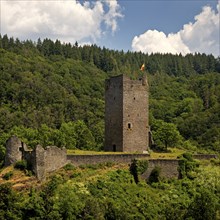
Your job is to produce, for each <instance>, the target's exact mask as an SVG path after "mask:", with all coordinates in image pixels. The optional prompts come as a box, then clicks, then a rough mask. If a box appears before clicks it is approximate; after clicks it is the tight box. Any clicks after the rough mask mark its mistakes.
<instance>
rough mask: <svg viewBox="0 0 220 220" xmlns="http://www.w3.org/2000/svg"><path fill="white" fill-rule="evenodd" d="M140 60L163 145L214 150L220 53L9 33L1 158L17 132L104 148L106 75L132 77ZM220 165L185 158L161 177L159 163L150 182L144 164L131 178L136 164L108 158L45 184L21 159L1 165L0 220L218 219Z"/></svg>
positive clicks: (2, 61) (1, 92)
mask: <svg viewBox="0 0 220 220" xmlns="http://www.w3.org/2000/svg"><path fill="white" fill-rule="evenodd" d="M143 63H145V65H146V68H145V73H146V74H147V76H148V81H149V86H150V125H151V130H152V133H153V138H154V141H155V144H156V146H157V149H160V150H166V149H167V148H168V147H169V149H171V148H172V147H178V148H182V149H186V150H190V151H191V152H202V151H206V152H209V151H210V152H211V151H212V152H213V151H215V152H216V153H218V152H219V151H220V58H215V57H213V56H212V55H205V54H195V55H192V54H188V55H186V56H182V55H181V54H180V55H171V54H165V55H162V54H143V53H134V52H130V51H128V52H124V51H113V50H109V49H106V48H100V47H98V46H96V45H91V46H79V45H78V44H77V42H76V43H75V45H71V44H63V43H61V42H60V41H59V40H57V41H55V42H53V41H51V40H50V39H44V40H40V39H39V40H38V41H37V42H32V41H30V40H26V41H20V40H19V39H13V38H12V37H8V36H7V35H4V36H0V70H1V72H0V74H1V75H0V76H1V77H0V160H2V159H3V157H4V152H5V141H6V140H7V138H8V137H9V136H11V135H13V134H16V135H17V136H19V137H20V138H21V139H22V140H23V141H24V142H25V143H27V144H28V145H29V146H30V147H34V146H36V145H37V144H41V145H43V146H47V145H57V146H60V147H61V146H64V147H66V148H68V149H83V150H99V151H100V150H102V149H103V138H104V136H103V133H104V82H105V79H107V78H109V77H110V76H114V75H118V74H121V73H124V74H127V75H128V76H130V77H131V78H133V79H136V78H137V77H138V76H139V75H140V74H142V72H141V71H140V70H139V69H140V66H141V65H142V64H143ZM219 165H220V162H219V159H216V160H214V159H213V160H212V161H206V162H198V161H194V160H193V159H192V157H191V156H190V155H189V154H185V156H183V157H182V158H181V159H180V163H179V172H180V179H178V180H167V179H163V178H161V177H160V170H159V168H155V170H154V171H152V173H151V176H150V178H149V180H148V181H146V180H142V179H141V178H140V177H139V175H140V173H139V171H140V170H142V169H141V168H142V167H138V166H136V168H137V169H136V172H137V173H136V175H134V174H135V173H134V170H133V169H131V168H130V170H129V169H128V167H123V166H122V167H120V166H119V165H116V164H111V163H107V164H97V165H92V166H81V167H78V168H76V167H73V166H72V165H71V164H67V165H66V166H65V167H64V168H63V169H61V170H59V171H58V172H56V173H54V174H52V175H51V176H50V177H48V178H47V181H46V182H44V183H41V184H40V183H39V182H37V181H36V179H35V178H34V177H33V176H32V177H31V175H32V174H31V172H30V171H29V170H28V167H27V164H25V161H20V162H18V163H17V164H15V168H13V167H9V168H6V169H1V170H0V220H1V219H10V220H11V219H16V220H17V219H25V220H26V219H32V220H33V219H108V220H113V219H114V220H115V219H116V220H117V219H118V220H125V219H138V220H139V219H155V220H157V219H162V220H165V219H169V220H178V219H188V220H193V219H198V220H200V219H201V220H204V219H206V220H214V219H220V205H219V204H220V184H219V178H220V176H219V175H220V172H219ZM18 169H21V170H22V171H19V170H18ZM145 169H147V167H145ZM28 176H29V177H28ZM135 177H136V178H135ZM19 178H20V182H19V183H18V184H17V185H15V182H16V180H19ZM22 178H23V179H22ZM28 178H29V179H28ZM25 180H26V182H25ZM31 181H36V182H31Z"/></svg>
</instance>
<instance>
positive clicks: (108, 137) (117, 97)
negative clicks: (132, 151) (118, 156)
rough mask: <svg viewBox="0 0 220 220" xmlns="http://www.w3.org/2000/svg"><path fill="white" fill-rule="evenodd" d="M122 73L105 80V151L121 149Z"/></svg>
mask: <svg viewBox="0 0 220 220" xmlns="http://www.w3.org/2000/svg"><path fill="white" fill-rule="evenodd" d="M122 87H123V75H120V76H116V77H112V78H111V79H108V80H106V82H105V145H104V147H105V151H123V139H122V135H123V134H122V130H123V128H122V120H123V106H122V105H123V93H122V91H123V90H122Z"/></svg>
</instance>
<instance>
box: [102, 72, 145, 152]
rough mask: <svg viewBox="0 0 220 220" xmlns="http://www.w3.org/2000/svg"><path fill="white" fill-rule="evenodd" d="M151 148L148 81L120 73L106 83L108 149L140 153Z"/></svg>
mask: <svg viewBox="0 0 220 220" xmlns="http://www.w3.org/2000/svg"><path fill="white" fill-rule="evenodd" d="M148 148H149V120H148V83H147V79H146V76H144V77H142V78H141V79H140V80H131V79H130V78H128V77H127V76H125V75H119V76H115V77H112V78H110V79H108V80H106V84H105V151H119V152H139V153H143V152H144V151H147V150H148Z"/></svg>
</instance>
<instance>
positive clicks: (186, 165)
mask: <svg viewBox="0 0 220 220" xmlns="http://www.w3.org/2000/svg"><path fill="white" fill-rule="evenodd" d="M198 166H199V164H198V162H196V161H195V160H193V157H192V154H190V153H184V154H183V155H182V158H180V160H179V167H178V171H179V177H180V178H181V179H183V178H185V177H187V178H190V179H193V178H194V175H193V172H194V171H195V168H196V167H198Z"/></svg>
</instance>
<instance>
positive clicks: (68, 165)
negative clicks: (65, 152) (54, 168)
mask: <svg viewBox="0 0 220 220" xmlns="http://www.w3.org/2000/svg"><path fill="white" fill-rule="evenodd" d="M64 169H65V170H74V169H75V167H74V165H73V164H71V163H68V164H66V165H65V166H64Z"/></svg>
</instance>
